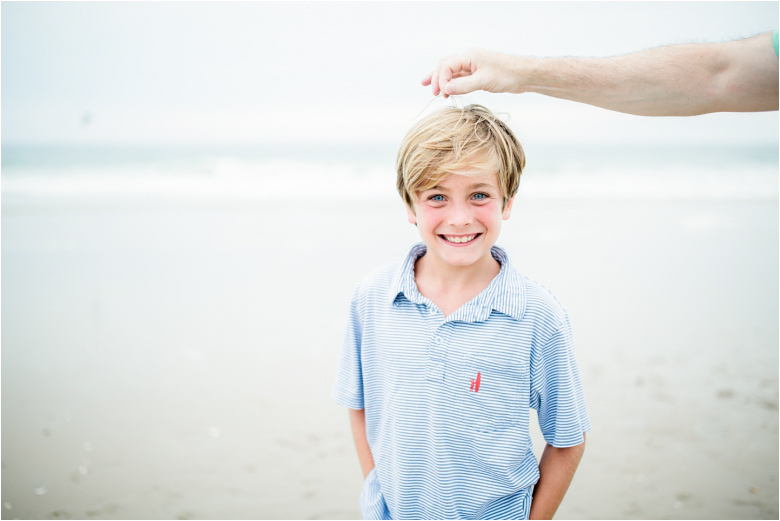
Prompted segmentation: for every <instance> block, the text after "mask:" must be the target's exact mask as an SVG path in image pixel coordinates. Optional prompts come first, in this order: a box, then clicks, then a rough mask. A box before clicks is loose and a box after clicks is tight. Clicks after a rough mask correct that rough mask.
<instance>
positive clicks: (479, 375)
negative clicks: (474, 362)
mask: <svg viewBox="0 0 780 521" xmlns="http://www.w3.org/2000/svg"><path fill="white" fill-rule="evenodd" d="M481 379H482V373H477V378H476V379H474V378H472V379H471V389H469V392H471V391H474V392H475V393H478V392H479V382H480V380H481Z"/></svg>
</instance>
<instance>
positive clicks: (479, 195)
mask: <svg viewBox="0 0 780 521" xmlns="http://www.w3.org/2000/svg"><path fill="white" fill-rule="evenodd" d="M487 197H488V195H487V194H474V199H476V200H477V201H480V200H482V199H487Z"/></svg>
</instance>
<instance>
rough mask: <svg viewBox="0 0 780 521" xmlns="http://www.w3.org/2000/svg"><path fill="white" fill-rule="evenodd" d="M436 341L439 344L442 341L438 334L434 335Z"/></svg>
mask: <svg viewBox="0 0 780 521" xmlns="http://www.w3.org/2000/svg"><path fill="white" fill-rule="evenodd" d="M436 343H437V344H441V343H442V339H441V337H440V336H437V337H436Z"/></svg>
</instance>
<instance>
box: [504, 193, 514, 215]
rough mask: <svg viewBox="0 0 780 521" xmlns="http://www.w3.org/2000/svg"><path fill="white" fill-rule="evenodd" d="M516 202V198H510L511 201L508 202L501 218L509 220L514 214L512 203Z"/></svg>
mask: <svg viewBox="0 0 780 521" xmlns="http://www.w3.org/2000/svg"><path fill="white" fill-rule="evenodd" d="M514 202H515V196H514V195H513V196H512V197H510V198H509V200H508V201H507V202H506V206H505V207H504V212H503V213H502V214H501V218H502V219H503V220H505V221H506V220H507V219H509V216H510V215H511V214H512V203H514Z"/></svg>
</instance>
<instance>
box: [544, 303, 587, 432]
mask: <svg viewBox="0 0 780 521" xmlns="http://www.w3.org/2000/svg"><path fill="white" fill-rule="evenodd" d="M531 407H533V408H534V409H536V410H537V411H538V413H539V414H538V416H539V427H540V428H541V430H542V434H543V435H544V439H545V441H546V442H547V443H548V444H550V445H552V446H553V447H573V446H574V445H579V444H580V443H582V442H583V441H585V438H584V437H583V433H585V432H586V431H588V430H590V420H589V419H588V413H587V410H586V409H585V397H584V396H583V393H582V384H581V382H580V374H579V370H578V369H577V360H576V359H575V357H574V342H573V339H572V334H571V325H570V324H569V317H568V316H566V317H565V318H564V321H563V323H562V324H561V325H560V326H559V327H558V328H557V329H556V330H555V332H554V333H553V334H552V335H551V336H550V338H549V339H548V340H547V341H546V342H544V343H542V344H541V345H539V346H534V348H533V349H532V350H531Z"/></svg>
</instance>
